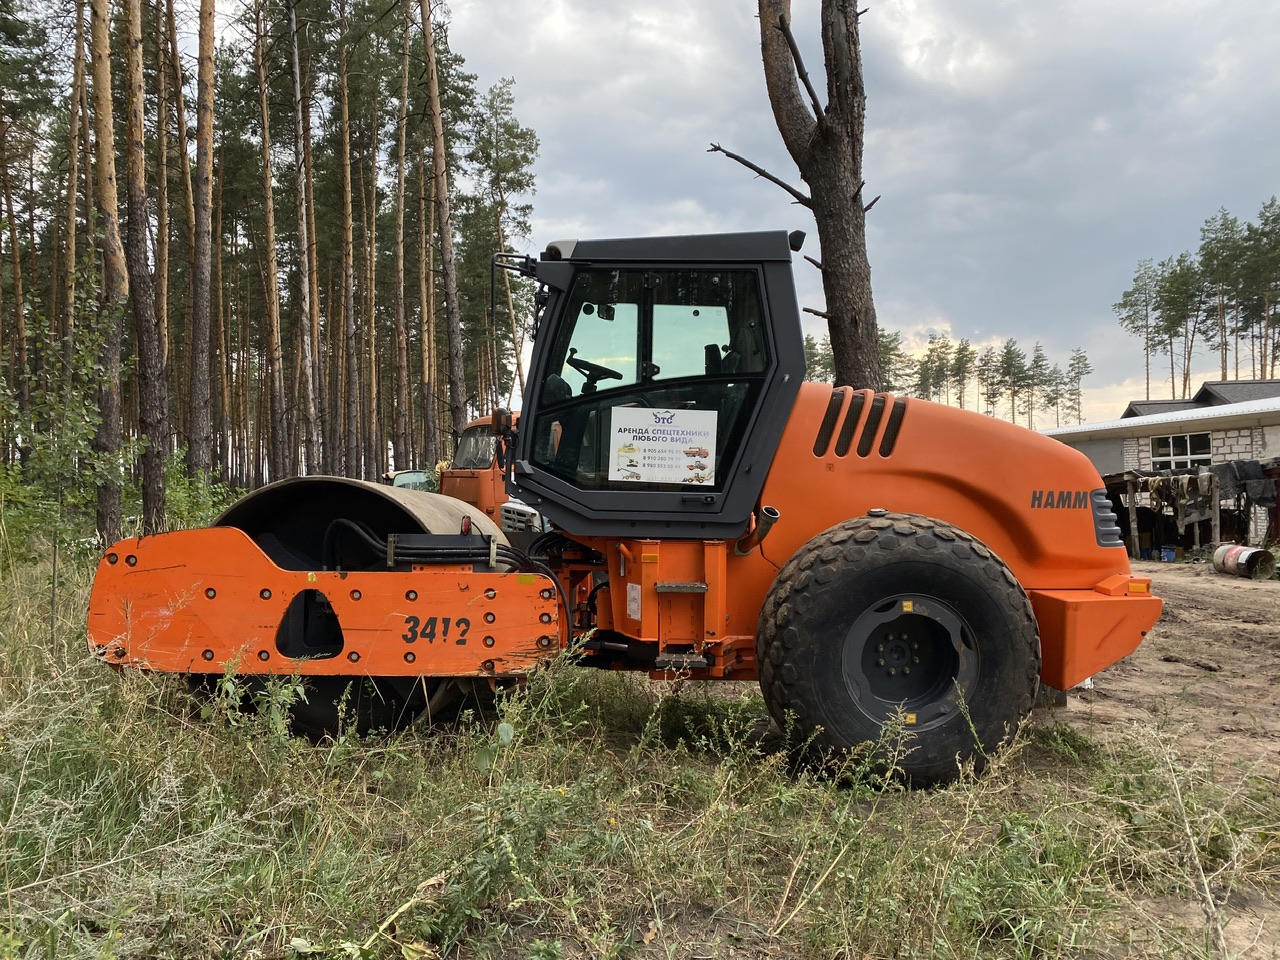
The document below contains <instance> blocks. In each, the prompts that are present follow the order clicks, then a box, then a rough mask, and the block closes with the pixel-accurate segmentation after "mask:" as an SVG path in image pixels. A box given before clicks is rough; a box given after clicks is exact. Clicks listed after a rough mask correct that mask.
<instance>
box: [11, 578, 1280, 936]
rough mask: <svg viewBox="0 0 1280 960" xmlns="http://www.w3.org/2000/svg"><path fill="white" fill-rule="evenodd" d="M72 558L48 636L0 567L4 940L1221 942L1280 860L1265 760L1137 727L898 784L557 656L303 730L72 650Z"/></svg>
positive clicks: (756, 713) (1055, 742) (41, 616)
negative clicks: (491, 679)
mask: <svg viewBox="0 0 1280 960" xmlns="http://www.w3.org/2000/svg"><path fill="white" fill-rule="evenodd" d="M63 575H64V577H68V576H69V579H68V580H67V581H66V582H65V583H64V585H63V590H62V592H61V595H60V597H59V603H58V608H57V611H58V612H57V616H56V618H54V624H53V627H54V629H53V631H52V639H51V631H50V613H49V610H50V598H49V586H50V584H49V570H48V568H47V566H41V565H37V564H25V565H19V566H15V567H12V568H10V569H9V570H7V571H5V572H4V575H3V576H4V579H3V584H2V588H0V623H2V624H4V627H3V639H2V640H0V862H2V864H3V866H2V868H0V869H2V871H3V882H4V905H3V908H2V913H0V916H2V917H3V920H2V921H0V956H3V957H33V958H34V957H50V958H52V957H79V956H84V957H210V956H225V957H246V956H253V957H291V956H315V957H325V958H328V957H333V958H346V957H377V958H381V957H386V958H391V957H409V958H416V957H417V958H420V957H432V956H436V955H443V956H463V957H504V958H505V957H511V958H515V957H521V958H523V957H535V958H539V960H549V958H556V957H587V956H591V957H596V956H605V957H729V956H734V957H765V956H768V957H792V956H811V957H850V958H854V957H856V958H862V957H922V958H923V957H929V958H946V957H975V956H982V957H984V958H1003V957H1010V958H1013V957H1028V958H1030V957H1037V958H1042V957H1102V956H1117V955H1125V956H1136V957H1146V956H1151V957H1156V956H1170V957H1173V956H1177V957H1221V956H1224V955H1226V954H1229V953H1230V952H1231V950H1232V949H1233V946H1232V944H1233V943H1234V942H1235V940H1234V939H1233V937H1232V936H1231V934H1232V933H1233V931H1234V930H1235V928H1234V927H1233V926H1232V924H1233V923H1234V922H1235V921H1234V914H1233V906H1232V905H1233V903H1235V902H1237V901H1238V900H1239V899H1240V898H1247V897H1250V896H1257V895H1259V892H1261V895H1263V896H1271V897H1274V896H1275V891H1276V889H1277V881H1278V880H1280V839H1278V838H1280V800H1278V799H1277V793H1278V791H1277V789H1276V786H1277V785H1276V784H1275V782H1274V781H1272V780H1267V779H1265V778H1263V777H1261V776H1259V775H1258V774H1257V773H1256V772H1254V771H1248V770H1231V771H1222V770H1210V769H1207V768H1202V767H1198V766H1193V765H1189V764H1187V763H1186V762H1185V761H1184V760H1182V759H1181V758H1179V756H1178V755H1177V752H1176V749H1175V747H1174V744H1175V743H1176V740H1175V739H1174V738H1172V737H1171V736H1170V735H1169V734H1167V733H1166V732H1164V731H1161V730H1157V729H1150V728H1141V727H1135V728H1133V729H1132V730H1131V731H1130V732H1129V734H1128V735H1127V736H1126V737H1124V738H1123V739H1122V740H1118V741H1115V742H1112V743H1109V744H1106V745H1104V744H1102V743H1100V742H1098V741H1095V740H1092V739H1090V738H1088V737H1086V736H1084V735H1082V734H1080V733H1079V732H1077V731H1075V730H1072V729H1070V728H1067V727H1063V726H1041V727H1032V728H1031V729H1030V730H1029V732H1027V733H1026V734H1024V736H1023V737H1022V738H1021V739H1020V740H1019V741H1018V742H1017V743H1015V744H1013V745H1012V747H1011V748H1010V749H1008V750H1006V751H1005V752H1004V753H1002V754H1001V755H1000V756H999V757H998V758H997V759H996V760H995V761H994V762H993V763H992V765H991V766H990V768H989V769H988V771H987V772H986V773H985V774H984V775H983V776H982V777H980V778H977V779H970V780H968V781H966V782H963V783H961V784H959V785H956V786H953V787H950V788H947V789H944V790H934V791H922V792H906V791H902V790H900V789H897V788H896V787H895V786H894V785H893V784H892V783H889V784H887V785H886V784H884V783H882V782H879V781H878V780H877V779H876V778H875V777H874V776H872V775H871V774H870V773H869V772H867V771H865V770H862V769H860V768H859V767H858V766H857V765H856V764H851V765H850V768H849V770H847V771H846V775H845V776H842V777H837V778H834V779H832V778H820V777H817V776H815V775H813V774H812V773H811V772H809V771H806V770H803V769H799V770H797V769H795V768H794V767H793V765H792V764H791V763H790V762H789V760H788V758H787V756H785V755H783V754H778V753H766V752H763V751H762V750H761V748H760V747H759V745H758V743H759V738H758V737H757V736H756V732H757V730H758V728H759V725H760V723H761V722H762V721H763V719H764V716H765V713H764V710H763V707H762V705H761V703H760V701H759V699H758V697H757V696H755V695H754V694H753V693H750V692H744V693H743V695H741V696H737V697H735V696H724V695H723V694H721V695H717V696H709V695H707V693H706V692H705V691H702V690H700V689H698V688H697V687H696V686H684V687H682V688H679V689H675V690H673V689H672V688H671V687H664V686H660V685H654V684H650V683H648V682H647V681H643V680H639V679H636V678H632V677H627V676H620V675H611V674H598V673H593V672H589V671H586V670H582V669H577V668H573V667H569V666H564V667H560V668H558V669H556V670H555V671H552V672H548V673H545V674H543V675H540V676H539V677H537V678H535V679H534V680H533V681H531V682H530V683H529V684H527V685H526V686H525V687H524V688H522V689H520V690H518V691H516V692H515V693H514V694H512V695H510V696H507V697H506V698H504V700H503V702H502V704H501V708H500V716H499V717H495V718H485V719H483V720H482V719H478V718H474V717H472V718H468V719H464V721H463V722H462V723H460V724H459V725H457V726H454V727H451V728H448V729H444V730H428V729H425V728H415V729H413V730H411V731H409V732H408V733H407V734H405V735H402V736H398V737H394V738H390V739H382V740H373V741H368V742H356V741H345V742H341V743H338V744H336V745H334V746H332V747H328V748H323V749H321V748H313V747H311V746H308V745H306V744H305V743H303V742H302V741H299V740H296V739H292V738H290V737H288V736H287V735H286V734H285V733H284V732H283V731H282V730H281V729H280V726H279V724H278V723H275V722H273V721H272V720H271V716H272V714H271V711H261V712H259V713H257V714H253V713H252V712H235V711H232V710H230V709H229V708H227V707H226V706H225V704H224V705H223V706H222V707H221V708H217V709H215V710H214V711H213V712H214V713H215V714H216V716H214V717H213V718H212V719H201V718H200V716H199V712H200V711H199V710H198V709H197V708H196V707H195V706H194V705H193V703H192V701H191V700H190V698H189V697H188V695H187V693H186V691H185V688H184V686H183V684H182V682H181V681H180V680H178V679H174V678H165V677H148V676H140V675H138V674H133V673H113V672H111V671H110V670H107V669H104V668H103V667H101V666H100V665H98V664H96V663H92V662H90V661H89V660H88V658H87V655H86V652H85V650H84V648H83V610H84V607H85V604H86V598H87V579H88V578H87V573H86V571H85V570H84V569H83V567H81V568H75V569H71V570H67V569H66V568H64V573H63ZM294 695H296V688H295V686H294V685H292V684H290V683H289V682H288V681H284V682H281V683H280V684H277V685H275V686H274V687H273V688H272V689H271V690H270V691H269V692H268V696H270V697H273V698H275V700H276V704H277V706H279V705H283V704H287V701H288V699H289V698H290V697H291V696H294ZM1237 926H1238V924H1237ZM1224 931H1225V933H1224ZM1273 933H1274V932H1273Z"/></svg>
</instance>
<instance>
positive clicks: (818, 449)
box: [813, 387, 847, 457]
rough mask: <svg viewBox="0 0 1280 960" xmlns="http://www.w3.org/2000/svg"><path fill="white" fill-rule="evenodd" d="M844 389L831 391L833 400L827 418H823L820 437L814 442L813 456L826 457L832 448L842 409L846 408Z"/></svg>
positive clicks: (837, 388) (829, 404)
mask: <svg viewBox="0 0 1280 960" xmlns="http://www.w3.org/2000/svg"><path fill="white" fill-rule="evenodd" d="M846 392H847V391H846V390H845V388H844V387H836V389H834V390H832V391H831V400H830V401H829V402H828V403H827V413H826V416H824V417H823V418H822V426H820V427H819V428H818V436H817V438H816V439H815V440H814V441H813V455H814V456H815V457H825V456H826V455H827V449H828V448H829V447H830V446H831V434H832V433H834V432H835V429H836V421H837V420H839V419H840V408H841V407H842V406H844V395H845V393H846Z"/></svg>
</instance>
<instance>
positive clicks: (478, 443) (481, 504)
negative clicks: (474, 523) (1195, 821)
mask: <svg viewBox="0 0 1280 960" xmlns="http://www.w3.org/2000/svg"><path fill="white" fill-rule="evenodd" d="M512 419H513V421H514V423H513V425H514V424H518V422H519V419H520V414H518V413H516V414H513V415H512ZM497 455H498V437H497V435H496V434H495V433H494V432H493V421H492V420H491V419H490V418H489V417H485V418H484V419H481V420H472V421H471V422H470V423H469V424H467V427H466V429H465V430H463V431H462V437H461V438H460V439H459V440H458V450H457V452H456V453H455V454H454V455H453V463H452V464H451V465H450V466H449V468H448V469H447V470H441V471H440V492H441V493H442V494H444V495H445V496H446V497H454V498H456V499H458V500H461V501H463V502H464V503H470V504H472V505H473V506H475V507H476V508H477V509H479V510H480V511H482V512H483V513H484V515H485V516H486V517H489V518H490V519H491V520H493V521H494V522H495V523H499V522H500V518H501V516H502V505H503V504H504V503H506V502H507V489H506V485H505V483H504V481H503V477H502V468H501V466H499V464H498V462H497Z"/></svg>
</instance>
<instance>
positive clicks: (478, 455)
mask: <svg viewBox="0 0 1280 960" xmlns="http://www.w3.org/2000/svg"><path fill="white" fill-rule="evenodd" d="M497 444H498V438H497V437H496V436H494V433H493V428H492V427H491V426H489V424H487V423H480V424H476V425H475V426H474V427H468V428H467V429H466V430H463V431H462V437H461V439H459V440H458V452H457V453H455V454H454V455H453V469H455V470H488V469H489V468H490V467H491V466H493V458H494V455H495V453H496V452H497V449H498V447H497Z"/></svg>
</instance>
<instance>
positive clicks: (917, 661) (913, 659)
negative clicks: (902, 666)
mask: <svg viewBox="0 0 1280 960" xmlns="http://www.w3.org/2000/svg"><path fill="white" fill-rule="evenodd" d="M911 662H912V663H919V662H920V658H919V657H912V658H911Z"/></svg>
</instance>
